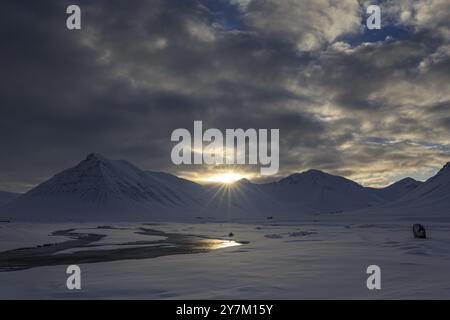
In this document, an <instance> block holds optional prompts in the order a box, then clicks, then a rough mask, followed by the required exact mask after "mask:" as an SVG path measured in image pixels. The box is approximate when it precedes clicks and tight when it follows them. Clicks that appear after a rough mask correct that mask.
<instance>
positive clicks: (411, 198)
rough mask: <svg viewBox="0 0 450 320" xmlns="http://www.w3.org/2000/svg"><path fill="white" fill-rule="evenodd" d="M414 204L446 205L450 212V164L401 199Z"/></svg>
mask: <svg viewBox="0 0 450 320" xmlns="http://www.w3.org/2000/svg"><path fill="white" fill-rule="evenodd" d="M400 200H401V201H402V202H405V201H406V202H411V203H412V204H434V205H436V204H441V203H443V204H446V205H447V206H448V209H449V211H450V162H448V163H447V164H446V165H445V166H444V167H443V168H442V169H441V170H440V171H439V172H438V173H437V174H436V175H435V176H433V177H431V178H430V179H428V180H427V181H425V182H424V183H422V184H421V185H419V186H418V187H417V188H415V189H414V190H413V191H411V192H410V193H408V194H406V195H405V196H404V197H402V198H401V199H400Z"/></svg>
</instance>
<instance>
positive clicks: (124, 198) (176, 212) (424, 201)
mask: <svg viewBox="0 0 450 320" xmlns="http://www.w3.org/2000/svg"><path fill="white" fill-rule="evenodd" d="M0 195H1V194H0ZM371 208H373V209H375V210H371ZM427 208H433V210H434V212H442V211H445V210H448V209H449V208H450V164H447V165H446V166H445V167H444V168H443V169H442V170H441V171H440V172H439V173H438V174H437V175H436V176H435V177H433V178H430V179H429V180H428V181H426V182H424V183H421V182H418V181H415V180H414V179H411V178H407V179H403V180H401V181H399V182H397V183H394V184H392V185H391V186H389V187H387V188H384V189H373V188H365V187H363V186H361V185H359V184H357V183H356V182H353V181H351V180H348V179H346V178H343V177H340V176H334V175H331V174H328V173H325V172H322V171H318V170H308V171H305V172H302V173H295V174H292V175H290V176H288V177H286V178H284V179H281V180H279V181H277V182H272V183H266V184H255V183H252V182H250V181H248V180H246V179H242V180H240V181H238V182H236V183H234V184H232V185H212V186H203V185H200V184H197V183H194V182H192V181H189V180H186V179H181V178H178V177H176V176H174V175H171V174H168V173H164V172H153V171H144V170H141V169H139V168H137V167H136V166H134V165H132V164H131V163H129V162H127V161H124V160H109V159H107V158H105V157H103V156H101V155H99V154H95V153H93V154H90V155H89V156H87V158H86V159H85V160H83V161H81V162H80V163H79V164H78V165H76V166H74V167H72V168H69V169H67V170H64V171H62V172H61V173H59V174H57V175H55V176H54V177H52V178H50V179H49V180H47V181H45V182H43V183H42V184H40V185H38V186H37V187H35V188H34V189H32V190H30V191H28V192H27V193H25V194H23V195H21V196H19V197H17V198H16V199H13V200H12V201H10V202H9V203H7V204H6V205H5V206H2V208H1V210H0V217H1V218H7V219H11V220H42V221H89V220H97V221H98V220H105V221H111V220H122V221H127V220H129V221H133V220H151V219H165V218H171V219H175V218H177V219H178V218H193V217H202V218H207V217H208V218H217V219H229V220H232V219H234V218H239V219H243V218H244V219H254V218H263V217H268V216H273V217H280V218H281V217H287V218H296V217H299V216H301V215H304V214H305V215H308V214H319V213H341V212H349V211H374V212H380V210H383V212H392V213H389V214H394V215H395V214H396V212H406V211H408V212H409V211H417V212H423V211H426V210H428V209H427Z"/></svg>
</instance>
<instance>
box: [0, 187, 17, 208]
mask: <svg viewBox="0 0 450 320" xmlns="http://www.w3.org/2000/svg"><path fill="white" fill-rule="evenodd" d="M19 196H20V193H14V192H6V191H0V206H3V205H5V204H7V203H9V202H11V201H12V200H14V199H16V198H17V197H19Z"/></svg>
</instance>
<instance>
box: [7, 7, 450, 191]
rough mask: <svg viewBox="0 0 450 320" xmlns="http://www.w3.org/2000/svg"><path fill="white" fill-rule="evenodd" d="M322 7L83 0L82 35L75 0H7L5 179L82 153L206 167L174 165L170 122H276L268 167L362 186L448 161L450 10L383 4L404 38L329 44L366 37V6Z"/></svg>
mask: <svg viewBox="0 0 450 320" xmlns="http://www.w3.org/2000/svg"><path fill="white" fill-rule="evenodd" d="M332 2H333V1H321V2H317V1H311V0H302V1H291V0H286V1H259V0H253V1H244V0H230V1H226V0H222V2H221V3H222V5H221V6H219V5H216V6H214V7H213V5H212V4H211V3H209V2H208V1H201V2H200V1H194V0H192V1H190V0H149V1H137V2H136V3H134V2H133V3H132V4H131V3H128V2H126V1H118V0H109V1H106V0H105V1H95V2H93V1H87V0H83V1H81V0H80V1H78V2H77V3H78V4H79V5H80V6H81V8H82V30H80V31H69V30H67V29H66V27H65V19H66V14H65V9H66V7H67V6H68V5H69V4H72V2H69V1H50V0H43V1H24V0H20V1H3V2H2V10H1V12H0V21H1V23H2V28H0V38H1V39H2V41H3V45H2V50H1V52H0V69H1V70H2V73H1V77H0V146H1V148H2V157H0V177H1V178H0V189H4V190H13V191H14V190H16V191H23V190H26V189H28V188H30V187H31V186H32V185H34V184H36V183H39V182H41V181H42V180H44V179H45V178H47V177H49V176H51V175H52V174H54V173H56V172H57V171H59V170H62V169H64V168H66V167H68V166H70V165H73V164H75V163H76V162H77V161H78V160H80V159H82V158H83V157H84V156H85V155H86V154H88V153H89V152H92V151H96V152H100V153H104V154H105V155H106V156H109V157H112V158H125V159H129V160H130V161H132V162H134V163H136V164H137V165H139V166H141V167H143V168H146V169H153V170H169V171H171V172H174V173H176V174H177V173H178V174H180V173H181V174H183V175H185V176H194V174H197V175H198V174H199V173H198V172H202V171H207V172H211V171H212V170H214V169H213V168H210V167H198V166H193V167H176V166H173V165H172V164H171V161H170V150H171V147H172V144H171V143H170V134H171V132H172V131H173V130H174V129H176V128H180V127H183V128H192V126H193V121H194V120H203V122H204V125H205V127H217V128H220V129H225V128H238V127H242V128H268V129H270V128H279V129H280V134H281V136H280V139H281V146H280V157H281V159H280V172H279V176H281V175H284V174H288V173H291V172H293V171H298V170H304V169H308V168H317V169H322V170H329V171H331V172H333V173H336V174H343V175H345V176H347V177H350V178H355V179H358V181H360V182H364V183H368V184H370V181H371V180H370V179H379V178H380V177H382V178H383V179H385V181H386V183H387V182H389V181H391V180H392V179H394V178H396V177H398V176H401V175H403V174H414V173H420V172H425V171H426V172H428V171H429V170H430V169H437V167H438V166H439V165H440V164H442V162H445V161H446V158H450V157H449V149H448V147H446V146H448V145H450V138H449V136H450V135H449V130H450V125H449V123H450V121H449V119H450V110H449V108H448V106H449V103H450V93H449V92H450V90H448V89H449V87H448V83H449V80H450V72H448V71H450V36H449V32H448V30H449V21H450V20H449V19H446V17H447V16H446V15H445V14H443V13H442V9H443V8H447V9H448V6H449V5H448V4H444V3H442V2H441V1H439V0H434V1H431V3H430V5H429V6H422V5H420V4H411V3H409V2H408V1H399V2H398V4H397V5H393V4H391V3H389V7H386V10H387V11H386V12H389V21H390V22H391V23H394V24H396V25H403V26H405V28H406V29H407V30H409V32H410V35H409V36H408V37H404V38H402V39H395V38H393V39H387V40H385V41H381V42H372V43H359V44H358V43H357V41H356V42H355V43H356V44H355V43H353V46H351V45H349V44H347V43H345V42H343V41H340V40H337V39H344V38H345V37H343V36H345V35H348V34H351V35H352V36H353V38H355V37H357V35H358V34H361V33H362V32H364V30H363V29H364V28H363V27H362V26H361V24H360V21H361V14H362V12H364V11H363V10H361V5H360V3H363V2H360V3H358V1H356V0H354V1H353V0H346V1H343V2H342V4H341V6H332V5H331V3H332ZM306 9H308V10H306ZM408 10H409V11H408ZM433 10H435V11H433ZM436 10H438V11H439V12H438V11H436ZM447 11H450V10H447ZM408 12H410V14H409V16H408ZM433 13H436V16H435V19H434V20H433V19H431V18H430V15H432V14H433ZM362 38H364V39H367V38H370V37H369V36H367V35H364V37H363V36H361V39H362ZM220 169H221V168H220ZM239 169H240V170H246V171H251V172H256V169H255V168H252V167H240V168H239ZM196 171H198V172H196ZM255 178H258V177H255ZM273 178H276V177H273Z"/></svg>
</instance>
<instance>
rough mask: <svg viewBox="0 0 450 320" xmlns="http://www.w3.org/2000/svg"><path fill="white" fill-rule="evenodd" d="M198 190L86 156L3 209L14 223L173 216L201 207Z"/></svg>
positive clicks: (189, 184)
mask: <svg viewBox="0 0 450 320" xmlns="http://www.w3.org/2000/svg"><path fill="white" fill-rule="evenodd" d="M202 189H203V188H202V186H200V185H198V184H196V183H194V182H191V181H188V180H184V179H180V178H178V177H175V176H173V175H170V174H167V173H160V172H149V171H142V170H140V169H139V168H137V167H135V166H134V165H132V164H131V163H129V162H127V161H124V160H109V159H106V158H105V157H103V156H101V155H99V154H95V153H93V154H90V155H88V156H87V158H86V159H85V160H83V161H81V162H80V163H79V164H78V165H76V166H75V167H73V168H70V169H67V170H65V171H63V172H61V173H59V174H57V175H55V176H54V177H52V178H51V179H49V180H47V181H45V182H44V183H42V184H40V185H38V186H37V187H35V188H34V189H32V190H30V191H29V192H27V193H25V194H24V195H22V196H20V197H19V198H17V199H16V200H14V201H12V202H11V203H10V204H8V205H7V206H6V207H5V208H4V209H3V212H4V213H7V214H9V215H11V216H13V217H14V218H16V219H21V218H23V219H32V220H55V221H58V220H65V219H66V218H67V219H69V218H70V219H72V218H75V219H81V220H84V219H91V218H93V219H95V220H98V219H102V218H105V219H111V218H112V219H114V218H119V219H124V220H126V219H128V218H130V219H132V220H134V219H136V218H151V217H155V216H166V215H169V214H175V213H177V212H178V211H181V210H182V209H187V208H190V207H195V206H198V205H199V203H201V199H200V197H201V195H202Z"/></svg>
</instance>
